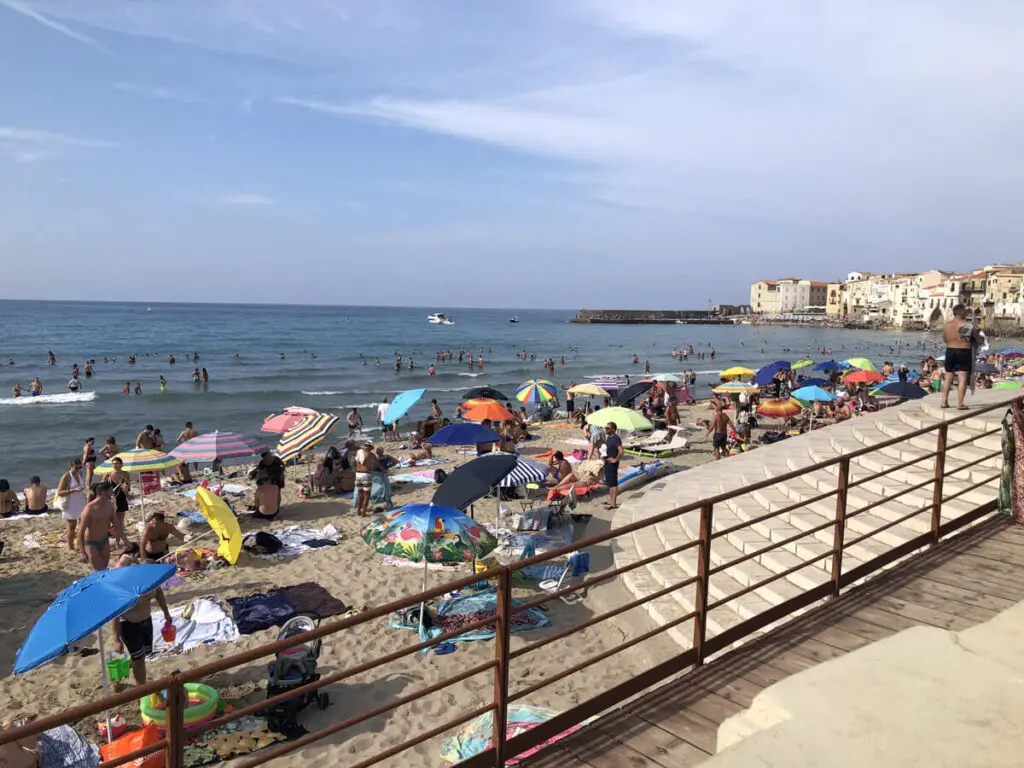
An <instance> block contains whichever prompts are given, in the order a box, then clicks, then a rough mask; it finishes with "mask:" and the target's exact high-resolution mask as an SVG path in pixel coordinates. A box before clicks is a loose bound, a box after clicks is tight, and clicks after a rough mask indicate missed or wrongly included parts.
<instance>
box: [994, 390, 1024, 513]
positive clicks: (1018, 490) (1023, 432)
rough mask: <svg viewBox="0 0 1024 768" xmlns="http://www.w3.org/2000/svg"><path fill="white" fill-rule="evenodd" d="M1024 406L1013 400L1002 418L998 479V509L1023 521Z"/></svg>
mask: <svg viewBox="0 0 1024 768" xmlns="http://www.w3.org/2000/svg"><path fill="white" fill-rule="evenodd" d="M1018 442H1020V444H1021V445H1022V446H1024V408H1022V407H1021V404H1020V403H1019V402H1014V403H1013V404H1012V405H1011V406H1010V408H1009V409H1008V410H1007V411H1006V417H1005V418H1004V419H1003V468H1002V473H1001V476H1000V480H999V511H1000V512H1001V513H1002V514H1004V515H1011V516H1012V517H1013V519H1014V520H1016V521H1017V522H1018V523H1022V522H1024V450H1021V451H1018V450H1017V443H1018Z"/></svg>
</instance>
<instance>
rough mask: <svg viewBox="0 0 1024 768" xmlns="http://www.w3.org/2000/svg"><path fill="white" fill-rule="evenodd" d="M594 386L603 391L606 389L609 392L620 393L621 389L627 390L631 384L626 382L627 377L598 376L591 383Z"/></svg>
mask: <svg viewBox="0 0 1024 768" xmlns="http://www.w3.org/2000/svg"><path fill="white" fill-rule="evenodd" d="M591 383H592V384H596V385H597V386H599V387H601V389H606V390H608V391H609V392H612V391H615V392H618V391H619V390H620V389H625V388H626V387H628V386H629V382H628V381H626V377H625V376H598V377H597V378H595V379H593V380H592V381H591Z"/></svg>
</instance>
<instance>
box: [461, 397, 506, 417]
mask: <svg viewBox="0 0 1024 768" xmlns="http://www.w3.org/2000/svg"><path fill="white" fill-rule="evenodd" d="M484 405H501V403H499V402H498V401H497V400H495V399H494V398H493V397H474V398H471V399H469V400H466V401H465V402H463V403H462V412H463V413H465V412H466V411H471V410H473V409H474V408H480V407H481V406H484Z"/></svg>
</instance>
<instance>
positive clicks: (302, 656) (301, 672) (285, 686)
mask: <svg viewBox="0 0 1024 768" xmlns="http://www.w3.org/2000/svg"><path fill="white" fill-rule="evenodd" d="M318 626H320V620H319V619H316V620H314V619H312V618H311V617H309V616H293V617H292V618H290V619H288V621H286V622H285V623H284V626H282V627H281V632H280V633H279V634H278V636H277V639H278V640H287V639H288V638H290V637H295V636H296V635H300V634H302V633H303V632H309V631H310V630H313V629H316V628H317V627H318ZM321 645H322V642H321V640H320V639H316V640H313V641H311V642H308V643H302V644H301V645H294V646H292V647H291V648H287V649H285V650H283V651H280V652H279V653H278V654H277V656H275V657H274V660H273V661H272V662H270V664H268V665H267V673H268V678H267V698H268V699H269V698H271V697H272V696H277V695H279V694H282V693H288V691H292V690H295V689H296V688H298V687H300V686H303V685H308V684H309V683H312V682H315V681H317V680H319V679H320V675H319V674H317V671H316V668H317V660H318V659H319V657H320V648H321ZM314 702H315V703H316V705H317V706H318V707H319V708H320V709H327V706H328V704H330V699H329V698H328V696H327V694H326V693H323V692H322V691H308V692H306V693H300V694H299V695H298V696H295V697H294V698H291V699H286V700H285V701H282V702H279V703H277V704H274V705H273V706H270V707H267V709H266V710H264V714H265V715H266V718H267V726H268V727H269V728H270V730H272V731H277V732H278V733H283V734H285V735H286V736H288V737H289V738H294V737H295V736H301V735H302V734H304V733H305V732H306V729H305V728H303V727H302V726H300V725H299V723H298V714H299V712H301V711H302V710H303V709H305V708H306V707H308V706H309V705H310V704H313V703H314Z"/></svg>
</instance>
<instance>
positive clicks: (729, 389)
mask: <svg viewBox="0 0 1024 768" xmlns="http://www.w3.org/2000/svg"><path fill="white" fill-rule="evenodd" d="M711 391H712V392H714V393H715V394H716V395H738V394H740V393H741V392H746V393H747V394H753V393H754V392H760V391H761V388H760V387H759V386H757V385H756V384H744V383H743V382H741V381H730V382H729V383H728V384H719V385H718V386H717V387H715V388H714V389H712V390H711Z"/></svg>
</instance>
